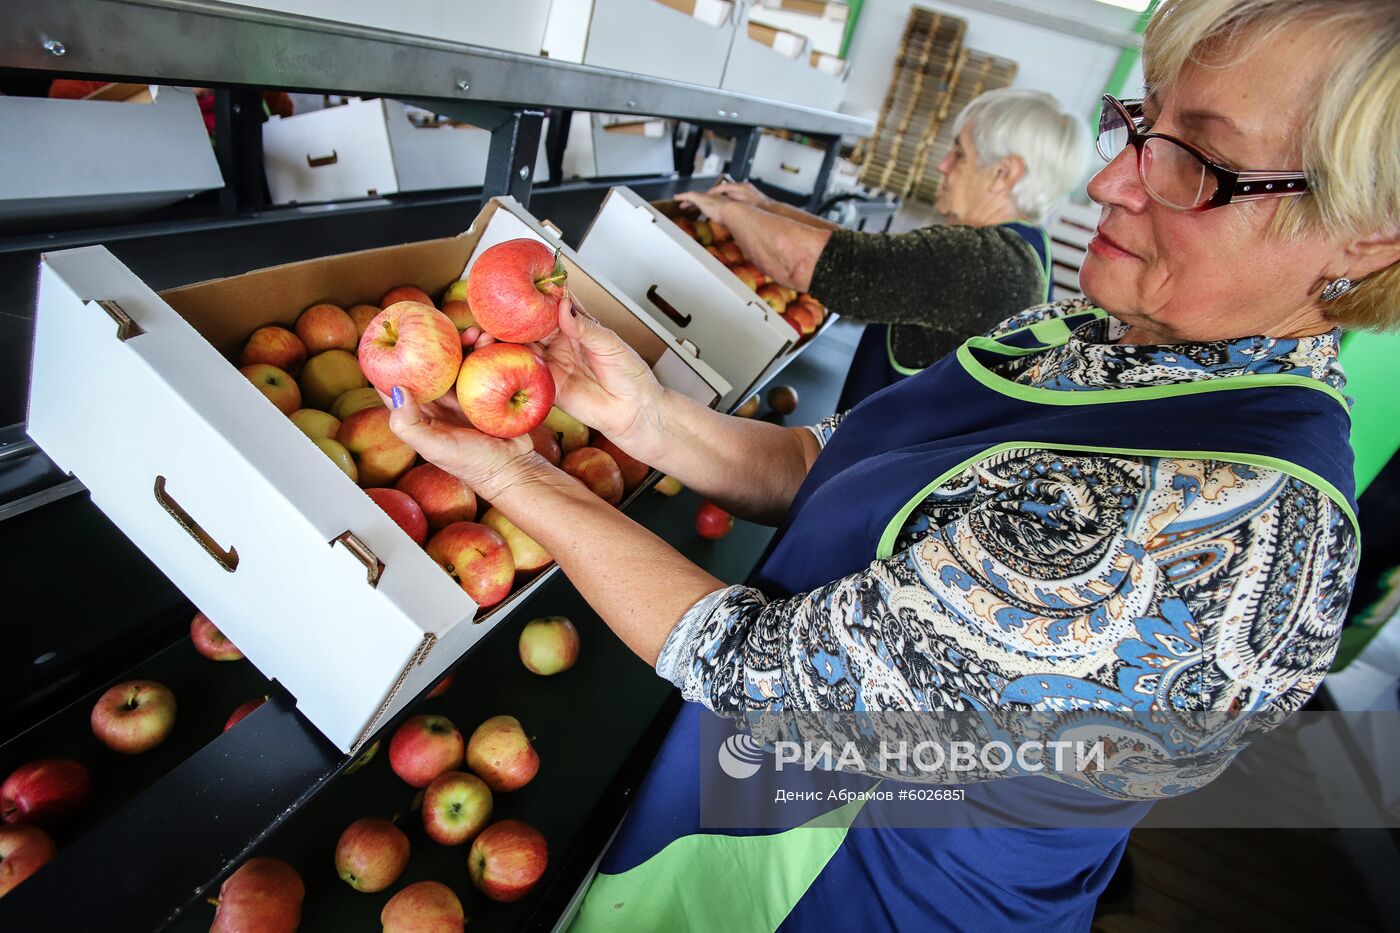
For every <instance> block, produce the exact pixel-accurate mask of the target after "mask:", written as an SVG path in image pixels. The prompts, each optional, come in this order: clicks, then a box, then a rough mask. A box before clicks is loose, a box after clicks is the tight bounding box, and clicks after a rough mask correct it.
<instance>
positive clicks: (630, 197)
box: [579, 187, 796, 410]
mask: <svg viewBox="0 0 1400 933" xmlns="http://www.w3.org/2000/svg"><path fill="white" fill-rule="evenodd" d="M666 210H673V211H674V210H678V208H676V207H675V206H674V205H673V204H667V203H666V202H662V203H661V204H660V206H657V205H652V204H648V203H647V202H646V200H645V199H643V198H642V197H641V196H639V195H638V194H637V193H636V192H635V191H633V190H632V189H630V188H625V187H617V188H613V189H612V190H611V191H609V192H608V195H607V197H606V198H604V199H603V204H602V206H601V207H600V208H599V209H598V213H597V215H595V216H594V218H593V221H592V223H591V224H590V225H589V227H588V230H587V232H585V233H584V235H583V240H582V241H581V242H580V243H579V255H580V256H582V257H583V259H584V261H585V262H586V263H587V264H588V266H589V268H593V269H598V270H599V271H600V272H601V273H602V274H603V275H606V276H607V277H608V279H609V280H610V281H612V282H614V283H616V285H617V286H618V288H620V289H621V290H622V291H623V293H624V294H626V295H627V296H628V297H629V298H631V299H632V301H634V302H636V304H638V305H639V306H641V308H642V309H643V310H644V311H646V312H647V313H648V314H650V315H651V316H652V318H654V319H655V320H656V321H657V323H659V324H660V325H661V326H663V327H665V328H666V330H667V331H669V332H670V333H671V335H672V336H674V337H675V338H677V339H678V340H684V341H686V342H687V343H689V344H691V345H693V346H694V347H695V348H696V349H697V351H698V354H699V357H700V359H702V360H706V361H708V362H709V363H710V365H712V366H713V367H714V368H715V369H717V370H718V371H719V373H720V375H721V376H723V377H724V378H725V380H726V381H728V383H729V384H730V386H731V389H730V390H729V392H728V393H726V394H725V396H724V398H723V399H721V401H720V408H721V409H722V410H723V409H728V408H731V407H733V406H734V405H736V404H738V403H739V402H741V401H742V400H743V399H745V398H747V397H748V394H749V392H750V390H751V388H752V387H753V384H754V383H755V382H756V381H757V380H758V379H759V377H760V376H761V375H762V374H763V373H764V372H765V371H766V370H767V369H768V367H769V366H770V365H771V364H772V363H773V362H774V361H775V360H776V359H778V358H779V357H781V356H782V355H783V354H784V353H785V352H786V351H787V350H788V349H789V348H790V347H791V346H792V345H793V344H794V343H795V341H796V333H795V332H794V331H793V329H792V327H791V326H789V325H788V324H787V322H785V321H784V320H783V319H782V318H781V317H780V316H779V315H778V314H776V313H775V312H774V311H773V309H772V308H770V307H769V306H768V305H767V304H766V303H764V301H763V300H762V299H760V298H759V297H758V296H757V295H756V294H754V293H753V291H752V290H750V289H749V288H748V287H747V286H746V285H744V284H743V283H742V282H740V281H739V279H737V278H736V277H735V276H734V275H733V274H732V273H730V272H729V270H728V269H726V268H725V267H724V265H723V264H721V263H720V261H719V260H718V259H716V258H715V257H713V256H711V255H710V254H709V252H707V251H706V250H705V248H704V247H703V246H701V245H700V244H699V243H697V242H696V241H695V240H693V239H691V238H690V236H688V235H687V234H686V233H685V231H683V230H681V229H680V228H679V227H677V226H676V225H675V224H673V223H671V222H670V220H669V219H668V218H667V214H666V213H665V212H664V211H666Z"/></svg>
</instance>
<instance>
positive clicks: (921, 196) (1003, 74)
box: [905, 49, 1016, 204]
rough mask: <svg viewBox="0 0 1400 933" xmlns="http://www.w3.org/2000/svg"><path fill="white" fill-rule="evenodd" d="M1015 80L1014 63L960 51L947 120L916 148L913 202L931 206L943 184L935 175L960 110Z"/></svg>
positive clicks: (912, 173) (951, 138) (911, 190)
mask: <svg viewBox="0 0 1400 933" xmlns="http://www.w3.org/2000/svg"><path fill="white" fill-rule="evenodd" d="M1015 77H1016V63H1015V62H1013V61H1010V60H1009V59H1005V58H998V57H997V56H995V55H988V54H987V53H985V52H978V51H976V50H975V49H963V54H962V61H961V65H960V67H959V69H958V79H957V81H956V82H955V83H954V85H953V90H952V95H951V100H950V101H949V103H948V108H947V117H946V119H944V120H943V122H942V124H941V125H940V126H939V128H938V130H937V132H936V133H935V134H934V135H933V137H932V138H931V139H928V140H926V141H925V143H924V145H923V146H922V147H920V150H919V154H918V156H917V158H916V160H915V163H914V165H913V167H912V169H911V172H910V174H911V175H912V176H913V184H912V185H911V187H910V188H909V190H908V191H907V192H905V193H906V194H907V195H908V196H909V197H911V198H914V199H915V200H916V201H925V202H927V203H929V204H932V203H933V202H934V200H935V199H936V198H937V197H938V188H939V186H940V185H941V184H942V182H943V173H941V172H940V171H938V163H939V162H941V161H942V160H943V156H944V155H945V154H946V153H947V152H948V150H949V149H950V148H952V145H953V124H954V122H956V120H957V117H958V114H960V113H962V110H963V108H964V107H966V106H967V105H968V104H970V103H972V101H973V99H974V98H976V97H978V96H979V95H981V94H983V93H985V92H987V91H991V90H995V89H996V88H1000V87H1007V86H1009V85H1010V84H1011V82H1012V81H1013V80H1014V79H1015Z"/></svg>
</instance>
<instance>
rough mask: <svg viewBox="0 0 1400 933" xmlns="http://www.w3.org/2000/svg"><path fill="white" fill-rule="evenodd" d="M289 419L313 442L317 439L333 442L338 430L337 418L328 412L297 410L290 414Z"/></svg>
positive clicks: (309, 409)
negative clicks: (323, 438) (326, 439)
mask: <svg viewBox="0 0 1400 933" xmlns="http://www.w3.org/2000/svg"><path fill="white" fill-rule="evenodd" d="M291 419H292V424H294V425H296V426H297V427H298V428H300V429H301V433H303V434H305V435H306V436H307V437H309V438H311V439H312V440H313V441H314V440H316V439H317V438H318V437H325V438H329V439H330V440H335V435H336V432H337V431H339V430H340V419H339V418H337V417H336V416H335V415H332V414H331V413H330V412H325V411H317V410H316V409H314V408H298V409H297V410H296V411H294V412H292V414H291Z"/></svg>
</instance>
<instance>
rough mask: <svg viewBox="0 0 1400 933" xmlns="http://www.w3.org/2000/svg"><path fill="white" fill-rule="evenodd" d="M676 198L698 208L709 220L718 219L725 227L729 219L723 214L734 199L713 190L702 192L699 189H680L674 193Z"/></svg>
mask: <svg viewBox="0 0 1400 933" xmlns="http://www.w3.org/2000/svg"><path fill="white" fill-rule="evenodd" d="M676 200H677V201H680V202H681V203H682V204H689V205H691V206H692V207H696V208H698V209H699V210H700V213H702V214H704V215H705V216H706V217H708V218H710V219H711V220H718V221H719V222H720V223H722V224H724V225H725V226H726V227H727V226H729V220H728V218H726V216H725V214H726V213H727V212H728V211H727V209H728V207H729V205H731V204H733V203H734V201H733V200H731V199H729V198H726V197H723V196H721V195H718V194H715V193H714V192H713V190H711V191H708V192H705V193H704V194H702V193H700V192H699V191H682V192H681V193H680V194H678V195H676Z"/></svg>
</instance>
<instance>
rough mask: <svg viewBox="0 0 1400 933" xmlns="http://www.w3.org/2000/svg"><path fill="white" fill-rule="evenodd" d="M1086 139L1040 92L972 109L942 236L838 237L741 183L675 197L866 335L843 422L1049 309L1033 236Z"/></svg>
mask: <svg viewBox="0 0 1400 933" xmlns="http://www.w3.org/2000/svg"><path fill="white" fill-rule="evenodd" d="M1084 135H1085V134H1084V124H1083V121H1081V120H1079V119H1078V118H1076V117H1073V116H1071V115H1070V114H1068V113H1065V112H1064V110H1063V109H1062V108H1061V107H1060V105H1059V104H1058V103H1057V102H1056V100H1055V98H1054V97H1053V96H1051V95H1049V94H1046V93H1045V92H1044V91H1033V90H1028V89H1024V88H1000V89H998V90H994V91H988V92H987V93H985V94H982V95H980V96H978V97H976V98H974V99H973V100H972V102H971V103H969V104H968V105H967V106H966V107H964V108H963V110H962V112H961V113H959V114H958V116H957V119H956V120H955V121H954V124H953V145H952V146H951V147H949V149H948V152H947V153H946V154H944V156H943V158H942V160H940V161H939V163H938V171H939V172H940V173H942V175H943V179H942V183H941V185H940V186H939V189H938V199H937V203H936V204H935V208H936V209H937V211H938V212H939V214H941V215H942V216H943V219H944V220H946V221H947V223H946V224H939V225H936V226H932V227H925V228H923V229H920V230H912V231H910V232H908V233H900V234H884V233H858V232H855V231H852V230H844V229H842V228H841V227H839V226H837V225H836V224H833V223H829V222H828V221H825V220H822V219H821V218H819V217H815V216H813V215H812V214H808V213H807V212H805V211H802V210H799V209H798V208H796V207H793V206H792V205H789V204H784V203H782V202H781V201H777V200H774V199H773V198H770V197H768V196H767V195H765V194H763V193H762V192H761V191H759V190H758V189H757V188H755V187H754V186H753V185H750V184H748V183H736V182H722V183H720V184H718V185H716V186H715V187H714V188H711V189H710V190H709V191H708V192H707V193H705V194H700V193H698V192H693V191H690V192H685V193H682V194H680V195H678V197H679V199H680V200H682V201H686V202H688V203H691V204H694V205H695V206H697V207H698V208H700V210H702V211H704V212H705V214H706V215H707V216H708V217H709V218H710V219H712V220H716V221H718V222H719V223H721V224H723V225H724V226H726V227H728V228H729V230H730V231H731V232H732V233H733V235H734V240H735V241H736V242H737V243H738V244H739V247H740V248H741V249H742V250H743V251H744V255H746V256H748V257H749V258H750V260H751V261H752V262H753V263H754V264H755V265H756V266H757V267H758V268H759V269H760V270H762V271H763V272H764V273H765V274H766V275H768V276H769V277H770V278H772V279H773V280H774V281H775V282H777V283H778V284H779V285H786V286H788V287H790V288H795V289H797V290H798V291H803V292H811V293H812V295H813V296H814V297H816V298H817V299H818V300H820V301H822V302H824V303H825V304H827V305H830V306H831V307H833V308H835V309H836V310H838V311H840V312H841V314H842V315H843V316H845V317H846V318H848V319H850V320H854V321H861V322H865V323H866V324H867V325H868V326H867V327H866V328H865V333H864V334H862V335H861V340H860V344H859V346H858V347H857V348H856V352H855V357H854V359H852V361H851V369H850V372H849V374H848V375H847V376H846V383H845V385H844V386H843V388H842V390H841V398H840V401H839V402H838V403H837V411H846V410H848V409H851V408H854V407H855V406H856V405H857V404H859V403H860V402H862V401H864V400H865V398H866V397H867V396H869V395H872V394H873V393H875V392H878V391H879V390H880V389H883V388H885V387H886V386H889V385H893V384H894V383H896V382H898V381H899V380H901V379H903V378H905V377H906V376H911V375H913V374H914V373H917V372H919V371H920V370H922V369H924V368H925V367H926V366H928V365H929V364H931V363H933V362H935V361H937V360H938V359H940V358H942V357H943V356H944V355H946V354H947V353H949V352H951V351H952V350H955V349H957V347H958V345H959V344H960V343H962V342H963V341H964V340H965V339H967V338H968V337H969V336H971V335H973V334H979V333H981V332H983V331H985V330H986V329H987V328H989V327H991V326H992V325H994V324H996V323H997V322H998V321H1000V320H1002V319H1003V318H1005V317H1006V316H1007V315H1008V314H1011V313H1013V312H1015V311H1019V310H1021V309H1022V308H1024V307H1026V306H1027V305H1030V304H1034V303H1037V302H1043V301H1049V300H1050V299H1051V297H1053V293H1054V292H1053V284H1052V282H1051V278H1050V238H1049V237H1048V236H1046V234H1045V231H1044V230H1042V229H1041V227H1040V224H1041V223H1042V222H1043V221H1044V219H1045V216H1046V215H1047V214H1048V213H1049V212H1050V211H1051V210H1052V209H1053V208H1054V207H1055V205H1056V204H1058V203H1059V202H1060V201H1061V200H1062V199H1063V198H1064V196H1065V195H1066V194H1067V193H1068V192H1069V190H1070V188H1071V187H1073V186H1074V185H1075V183H1077V182H1078V181H1079V180H1080V179H1081V178H1082V177H1083V175H1084V168H1085V157H1086V155H1087V153H1086V152H1085V143H1084Z"/></svg>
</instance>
